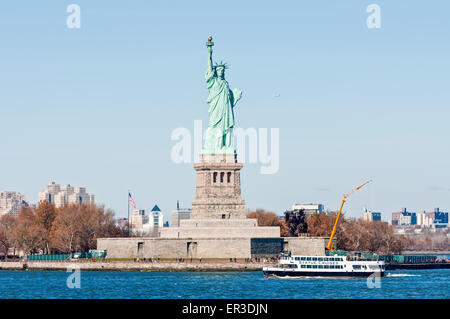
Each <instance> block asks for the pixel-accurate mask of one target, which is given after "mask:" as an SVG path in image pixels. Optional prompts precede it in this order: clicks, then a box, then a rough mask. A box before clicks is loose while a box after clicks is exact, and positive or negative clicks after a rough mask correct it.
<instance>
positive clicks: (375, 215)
mask: <svg viewBox="0 0 450 319" xmlns="http://www.w3.org/2000/svg"><path fill="white" fill-rule="evenodd" d="M363 220H365V221H368V222H375V221H381V213H380V212H371V211H369V210H367V208H365V209H364V212H363Z"/></svg>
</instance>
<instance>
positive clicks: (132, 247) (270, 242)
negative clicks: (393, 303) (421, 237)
mask: <svg viewBox="0 0 450 319" xmlns="http://www.w3.org/2000/svg"><path fill="white" fill-rule="evenodd" d="M326 243H327V239H326V238H317V237H315V238H311V237H273V238H184V239H182V238H180V239H178V238H173V239H172V238H99V239H97V249H101V250H106V251H107V258H252V257H259V258H263V257H275V256H276V255H278V254H280V253H281V252H282V251H283V250H289V251H291V252H292V254H294V255H307V256H323V255H325V245H326Z"/></svg>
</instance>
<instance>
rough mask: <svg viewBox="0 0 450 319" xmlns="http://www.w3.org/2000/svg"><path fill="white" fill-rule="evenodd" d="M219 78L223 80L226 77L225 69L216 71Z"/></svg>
mask: <svg viewBox="0 0 450 319" xmlns="http://www.w3.org/2000/svg"><path fill="white" fill-rule="evenodd" d="M216 72H217V76H218V77H219V78H221V79H223V78H224V77H225V69H224V68H217V69H216Z"/></svg>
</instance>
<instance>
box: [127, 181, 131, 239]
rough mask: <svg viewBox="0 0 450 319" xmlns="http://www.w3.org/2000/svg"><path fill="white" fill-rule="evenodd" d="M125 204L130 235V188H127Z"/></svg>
mask: <svg viewBox="0 0 450 319" xmlns="http://www.w3.org/2000/svg"><path fill="white" fill-rule="evenodd" d="M127 205H128V237H130V228H131V224H130V190H128V194H127Z"/></svg>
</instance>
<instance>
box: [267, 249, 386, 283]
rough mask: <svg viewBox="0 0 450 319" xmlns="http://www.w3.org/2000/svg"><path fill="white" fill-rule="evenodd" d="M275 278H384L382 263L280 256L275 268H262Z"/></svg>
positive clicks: (325, 257) (333, 257) (333, 258)
mask: <svg viewBox="0 0 450 319" xmlns="http://www.w3.org/2000/svg"><path fill="white" fill-rule="evenodd" d="M263 272H264V274H265V275H266V276H275V277H366V278H367V277H369V276H370V275H373V274H375V275H377V276H380V277H383V276H384V272H385V264H384V261H363V260H347V258H346V257H343V256H337V255H336V256H291V255H290V254H282V255H281V256H280V259H279V261H278V265H277V266H276V267H270V266H266V267H264V268H263Z"/></svg>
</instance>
